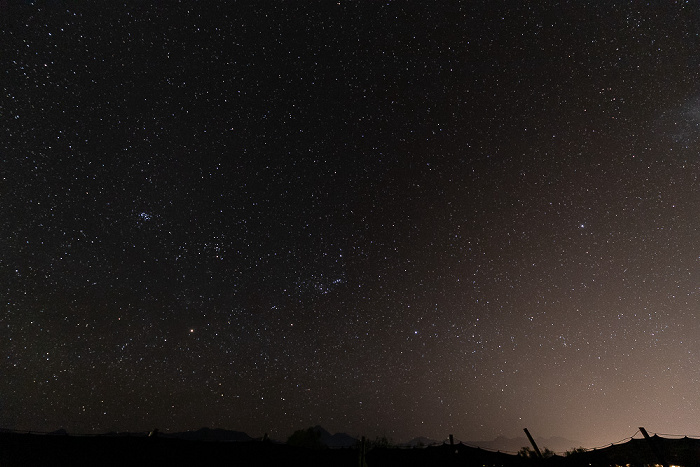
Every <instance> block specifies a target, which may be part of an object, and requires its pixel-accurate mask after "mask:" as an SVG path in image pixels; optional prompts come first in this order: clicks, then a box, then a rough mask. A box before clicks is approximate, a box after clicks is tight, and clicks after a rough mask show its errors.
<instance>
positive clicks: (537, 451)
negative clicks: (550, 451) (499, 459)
mask: <svg viewBox="0 0 700 467" xmlns="http://www.w3.org/2000/svg"><path fill="white" fill-rule="evenodd" d="M523 431H525V434H526V435H527V439H529V440H530V444H532V447H533V448H535V454H537V458H538V459H542V453H541V452H540V448H538V447H537V443H535V440H534V439H533V438H532V435H531V434H530V432H529V431H527V428H523ZM664 467H668V466H664Z"/></svg>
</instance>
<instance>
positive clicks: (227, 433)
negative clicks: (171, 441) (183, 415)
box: [160, 427, 253, 441]
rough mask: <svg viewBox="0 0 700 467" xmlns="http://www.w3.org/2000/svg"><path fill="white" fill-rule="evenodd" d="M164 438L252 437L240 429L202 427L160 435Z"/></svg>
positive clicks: (218, 439) (216, 438) (221, 438)
mask: <svg viewBox="0 0 700 467" xmlns="http://www.w3.org/2000/svg"><path fill="white" fill-rule="evenodd" d="M160 436H162V437H164V438H177V439H186V440H189V441H252V440H253V438H251V437H250V436H248V435H247V434H246V433H244V432H242V431H233V430H224V429H222V428H213V429H212V428H207V427H203V428H200V429H199V430H197V431H182V432H179V433H167V434H162V435H160Z"/></svg>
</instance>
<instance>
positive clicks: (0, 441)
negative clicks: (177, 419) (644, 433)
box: [0, 433, 700, 467]
mask: <svg viewBox="0 0 700 467" xmlns="http://www.w3.org/2000/svg"><path fill="white" fill-rule="evenodd" d="M363 457H364V460H365V465H366V466H368V467H380V466H387V467H388V466H391V467H393V466H409V467H410V466H415V467H419V466H421V467H422V466H426V467H427V466H466V467H607V466H615V465H618V466H635V467H636V466H639V467H641V466H643V465H652V464H666V465H675V466H685V467H700V440H697V439H690V438H683V439H664V438H659V437H656V436H655V437H653V438H652V440H651V441H647V440H643V439H633V440H631V441H629V442H627V443H624V444H620V445H615V446H612V445H611V446H610V447H607V448H604V449H598V450H593V451H588V452H585V453H580V454H574V455H571V456H568V457H560V456H554V457H552V458H549V459H544V460H535V459H527V458H523V457H519V456H516V455H510V454H504V453H499V452H492V451H486V450H483V449H478V448H474V447H470V446H465V445H462V444H457V445H454V446H450V445H447V444H446V445H442V446H432V447H428V448H425V449H392V448H377V449H373V450H371V451H369V452H367V453H366V454H365V455H364V456H362V453H361V450H360V449H359V448H346V449H305V448H299V447H293V446H288V445H284V444H276V443H271V442H261V441H249V442H206V441H187V440H181V439H169V438H160V437H157V438H147V437H139V436H92V437H82V436H64V435H35V434H20V433H0V467H15V466H17V467H19V466H21V467H33V466H42V467H51V466H75V467H80V466H98V467H109V466H134V467H138V466H148V467H157V466H164V467H165V466H167V467H177V466H183V467H185V466H187V467H190V466H227V467H234V466H256V467H264V466H275V467H281V466H329V467H344V466H347V467H359V466H360V465H361V459H362V458H363Z"/></svg>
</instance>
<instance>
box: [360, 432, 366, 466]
mask: <svg viewBox="0 0 700 467" xmlns="http://www.w3.org/2000/svg"><path fill="white" fill-rule="evenodd" d="M365 465H366V464H365V437H364V436H363V437H362V444H361V445H360V467H365Z"/></svg>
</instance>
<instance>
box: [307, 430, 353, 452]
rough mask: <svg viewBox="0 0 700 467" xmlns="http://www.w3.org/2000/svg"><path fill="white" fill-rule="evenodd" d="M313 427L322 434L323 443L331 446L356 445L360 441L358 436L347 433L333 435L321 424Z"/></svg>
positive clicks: (345, 446)
mask: <svg viewBox="0 0 700 467" xmlns="http://www.w3.org/2000/svg"><path fill="white" fill-rule="evenodd" d="M313 429H314V431H315V432H317V433H319V434H320V435H321V443H323V444H324V445H326V446H328V447H329V448H349V447H353V446H356V445H357V443H358V442H359V440H358V439H357V438H353V437H352V436H350V435H349V434H347V433H336V434H334V435H332V434H330V432H328V431H327V430H326V429H325V428H323V427H322V426H320V425H316V426H315V427H314V428H313Z"/></svg>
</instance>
